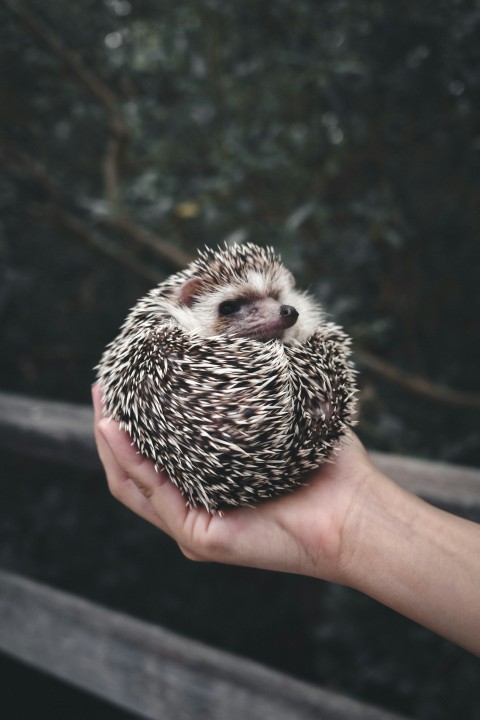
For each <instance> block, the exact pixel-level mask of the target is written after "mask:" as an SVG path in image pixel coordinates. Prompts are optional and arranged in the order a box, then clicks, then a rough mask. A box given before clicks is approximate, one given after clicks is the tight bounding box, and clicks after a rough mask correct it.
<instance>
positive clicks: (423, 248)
mask: <svg viewBox="0 0 480 720" xmlns="http://www.w3.org/2000/svg"><path fill="white" fill-rule="evenodd" d="M18 7H20V8H28V13H30V14H28V13H27V14H25V13H24V12H23V11H22V10H20V11H18V10H17V11H16V10H15V8H18ZM0 20H1V22H0V59H1V62H2V68H3V70H2V84H1V90H0V122H1V134H0V140H1V143H0V150H1V157H2V160H3V168H4V172H3V173H2V176H1V179H0V217H1V220H0V262H1V290H0V313H1V321H2V344H3V345H4V347H6V348H8V352H5V353H3V354H2V358H1V360H0V368H1V372H2V377H3V380H2V384H3V386H4V387H10V388H12V389H15V390H18V391H23V392H29V393H32V394H39V395H41V394H43V395H49V396H52V397H61V398H65V399H71V400H85V399H86V398H87V392H88V386H89V382H90V381H91V380H92V378H93V373H92V371H91V368H92V366H93V365H94V364H95V362H96V360H97V359H98V357H99V355H100V352H101V349H102V347H103V345H104V343H105V342H106V341H107V340H109V339H111V338H112V336H113V335H114V333H115V331H116V328H117V326H118V324H119V323H120V322H121V320H122V318H123V316H124V315H125V313H126V310H127V309H128V307H129V306H131V305H132V304H133V303H134V302H135V300H136V298H137V297H138V295H140V294H141V293H143V292H144V291H145V290H146V289H147V288H148V287H150V286H151V285H152V282H153V280H152V278H153V276H154V275H155V276H156V275H158V277H159V278H161V277H163V276H165V275H166V274H168V273H169V272H171V271H172V270H173V269H174V268H175V262H173V263H172V262H171V261H169V260H168V259H166V258H165V256H163V255H162V253H157V252H155V250H153V249H152V248H151V247H146V246H145V244H142V243H140V242H139V241H138V232H137V231H138V230H139V229H140V230H141V231H144V230H145V229H148V230H149V231H151V232H152V233H154V234H155V235H156V236H157V237H159V238H161V240H162V241H163V242H165V243H167V244H170V245H171V246H174V247H175V248H176V249H180V250H183V251H184V253H185V254H186V255H191V254H193V253H194V251H195V249H196V248H197V247H200V246H202V245H203V244H205V243H207V244H213V245H215V244H218V243H221V242H223V241H224V240H225V239H227V240H230V241H231V240H237V241H243V240H246V239H248V240H250V241H255V242H259V243H270V244H273V245H275V247H277V248H278V250H279V251H281V253H282V256H283V258H284V260H285V261H286V263H287V264H288V265H289V266H290V267H291V268H292V269H293V270H294V272H295V273H296V275H297V276H298V278H299V284H303V285H305V286H307V287H309V288H311V289H312V290H313V291H314V292H315V293H316V294H317V295H318V296H319V298H320V299H321V301H322V302H324V304H325V305H326V307H327V309H328V311H329V312H330V313H331V314H332V315H333V317H334V318H335V319H336V320H337V321H338V322H340V323H342V324H344V325H345V326H346V328H347V330H348V331H349V332H351V333H352V334H353V336H354V338H355V347H356V348H357V349H358V350H359V351H360V350H362V349H363V350H368V351H370V352H372V353H374V354H376V355H377V356H378V357H380V358H383V359H384V360H387V361H388V362H389V363H390V364H392V365H393V366H395V367H396V368H399V369H401V370H403V371H405V372H407V373H409V374H411V375H412V376H415V377H417V376H418V377H421V378H424V379H426V380H428V381H429V382H431V383H433V384H434V385H436V386H440V387H442V386H444V387H448V388H451V389H454V390H461V391H464V392H465V393H470V394H476V398H477V400H478V393H479V391H480V381H479V373H478V367H479V356H480V353H479V333H478V320H477V318H478V316H479V312H480V301H479V297H480V295H479V292H478V271H479V267H480V245H479V235H480V233H479V231H480V125H479V117H480V31H479V28H480V2H478V0H457V1H456V2H452V1H449V2H446V1H440V2H438V1H437V2H431V1H429V0H422V1H421V2H418V0H416V1H415V2H414V1H413V0H405V1H403V2H385V1H383V0H382V1H380V0H371V1H369V2H364V3H355V2H354V1H353V0H324V2H321V3H319V2H317V1H316V0H295V1H294V0H266V1H265V2H262V3H259V2H253V1H252V0H231V1H230V2H222V1H221V0H202V1H201V2H197V3H195V2H182V3H178V2H173V1H172V0H163V2H162V3H155V2H153V1H149V0H137V1H136V2H130V1H129V0H106V1H105V2H98V1H93V0H86V1H85V2H82V3H73V4H72V3H58V2H55V1H54V0H43V1H42V2H40V1H39V0H37V1H35V2H33V1H32V2H29V3H24V4H23V5H22V4H20V5H19V4H18V3H14V2H13V1H12V0H3V2H0ZM52 38H54V39H55V43H56V45H55V43H54V45H53V46H52ZM72 62H73V63H77V65H78V63H80V64H81V67H82V68H83V69H84V70H85V71H86V72H87V73H89V78H90V80H91V78H94V80H95V81H96V82H97V89H96V90H95V89H92V86H91V84H89V82H87V81H86V80H85V77H82V76H81V74H79V72H78V67H77V71H76V70H75V69H72ZM119 124H120V125H122V127H121V128H120V129H119V127H118V125H119ZM125 216H127V217H128V219H129V223H130V226H129V228H127V229H125V226H124V225H123V226H121V225H120V224H119V222H118V219H119V218H124V217H125ZM65 217H67V218H69V219H70V220H72V218H73V219H74V220H75V221H76V222H78V223H80V224H81V228H82V232H80V233H78V232H74V231H72V227H71V224H70V225H68V222H67V221H66V219H65ZM132 227H133V231H132ZM115 258H117V260H121V261H122V262H117V260H116V259H115ZM359 358H360V359H361V357H360V353H359ZM360 366H361V367H362V364H361V363H360ZM365 370H366V372H365V374H364V376H363V380H362V386H363V390H364V392H363V400H364V402H363V412H362V417H361V422H360V427H359V429H360V433H361V434H362V436H363V438H364V439H365V440H366V441H367V442H368V443H369V444H370V445H374V446H377V447H380V448H383V449H388V450H394V451H402V452H409V453H417V454H422V455H428V456H431V457H434V458H438V459H442V458H444V459H449V460H453V461H457V462H466V463H478V462H480V450H479V446H480V442H479V441H480V432H479V430H478V412H479V410H478V407H477V408H468V407H465V405H464V404H462V403H459V404H458V405H456V404H455V403H445V402H442V401H435V400H430V399H427V398H425V397H424V396H423V395H421V394H420V395H419V394H418V393H412V392H411V391H409V390H408V389H406V388H405V386H401V385H400V386H397V385H394V384H392V383H391V382H389V381H388V380H386V379H385V378H382V376H381V375H378V373H377V374H376V373H374V372H372V371H371V369H369V368H368V366H366V367H365Z"/></svg>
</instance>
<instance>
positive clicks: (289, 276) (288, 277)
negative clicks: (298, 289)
mask: <svg viewBox="0 0 480 720" xmlns="http://www.w3.org/2000/svg"><path fill="white" fill-rule="evenodd" d="M286 280H287V283H288V284H289V286H290V287H291V288H294V287H295V285H296V281H295V277H294V275H293V274H292V273H291V272H290V270H287V272H286Z"/></svg>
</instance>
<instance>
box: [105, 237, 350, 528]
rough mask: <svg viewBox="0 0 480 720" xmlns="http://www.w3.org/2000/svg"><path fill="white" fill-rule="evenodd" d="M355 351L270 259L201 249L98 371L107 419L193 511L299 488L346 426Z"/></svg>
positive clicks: (147, 302) (144, 306)
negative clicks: (166, 478) (177, 489)
mask: <svg viewBox="0 0 480 720" xmlns="http://www.w3.org/2000/svg"><path fill="white" fill-rule="evenodd" d="M350 352H351V351H350V339H349V337H348V336H347V335H346V334H345V333H344V331H343V330H342V329H341V328H340V327H338V326H337V325H335V324H333V323H331V322H327V321H326V319H325V314H324V312H323V310H322V309H321V307H320V306H319V305H318V304H317V303H316V302H315V301H314V299H313V297H311V296H310V295H309V294H307V293H305V292H302V291H299V290H297V289H296V287H295V280H294V277H293V275H292V273H291V272H290V271H289V270H287V268H286V267H285V266H284V265H283V264H282V263H281V260H280V257H278V256H277V255H276V253H275V251H274V250H273V248H271V247H266V248H265V247H259V246H257V245H254V244H252V243H245V244H242V245H234V246H225V247H224V248H219V249H216V250H215V249H210V248H207V249H205V250H203V251H201V252H200V253H199V254H198V257H197V259H196V260H194V261H193V262H192V263H191V264H190V265H189V266H188V267H187V268H186V269H185V270H183V271H181V272H178V273H176V274H174V275H172V276H171V277H169V278H168V279H166V280H165V281H164V282H161V283H160V284H159V285H157V287H155V288H154V289H152V290H151V291H150V292H149V293H148V294H147V295H145V296H144V297H143V298H141V299H140V300H139V301H138V302H137V304H136V305H135V306H134V307H133V308H132V310H131V311H130V313H129V314H128V316H127V318H126V320H125V322H124V324H123V325H122V327H121V329H120V332H119V334H118V336H117V337H116V338H115V339H114V340H113V341H112V342H111V343H110V344H109V345H107V347H106V349H105V351H104V353H103V356H102V358H101V360H100V363H99V365H98V366H97V376H98V380H99V382H100V384H101V386H102V389H103V412H104V415H105V416H106V417H109V418H113V419H115V420H116V421H118V422H119V423H120V426H121V427H122V429H124V430H125V431H126V432H127V433H128V434H129V436H130V437H131V439H132V443H133V444H134V445H135V446H136V448H137V450H138V452H140V453H141V454H142V455H144V456H146V457H147V458H149V459H150V460H152V461H153V463H154V465H155V468H156V469H157V470H165V471H166V472H167V474H168V476H169V477H170V479H171V481H172V482H173V483H174V484H175V485H176V486H177V487H178V488H179V490H180V491H181V493H182V494H183V496H184V499H185V502H186V504H187V505H188V506H189V507H198V506H200V507H201V506H203V507H204V508H205V509H206V510H207V511H208V512H209V513H211V514H214V513H220V514H222V512H223V511H224V510H226V509H228V508H232V507H238V506H244V505H247V506H252V505H255V504H257V503H259V502H261V501H264V500H267V499H270V498H273V497H276V496H278V495H282V494H284V493H287V492H291V491H292V490H294V489H295V488H297V487H299V486H301V485H303V484H304V483H306V482H308V475H309V472H310V471H312V470H314V469H315V468H317V467H318V466H319V465H320V463H322V462H324V461H328V460H331V459H332V457H333V456H334V452H335V449H336V447H337V446H338V441H339V439H340V438H341V437H342V436H343V435H344V434H345V432H346V431H347V429H348V428H349V427H350V426H351V425H352V423H353V416H354V411H355V392H356V390H355V370H354V368H353V365H352V362H351V358H350Z"/></svg>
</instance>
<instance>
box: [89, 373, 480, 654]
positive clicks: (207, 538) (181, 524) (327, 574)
mask: <svg viewBox="0 0 480 720" xmlns="http://www.w3.org/2000/svg"><path fill="white" fill-rule="evenodd" d="M93 401H94V407H95V436H96V440H97V446H98V451H99V454H100V458H101V460H102V462H103V465H104V468H105V472H106V476H107V481H108V485H109V488H110V491H111V493H112V495H113V496H114V497H115V498H117V499H118V500H119V501H120V502H122V503H123V504H124V505H126V506H127V507H128V508H130V509H131V510H133V512H135V513H136V514H137V515H139V516H140V517H142V518H144V519H145V520H147V521H148V522H150V523H152V524H153V525H155V526H156V527H157V528H159V529H160V530H162V531H163V532H165V533H167V534H168V535H170V536H171V537H172V538H173V539H174V540H175V541H176V542H177V543H178V545H179V547H180V549H181V551H182V552H183V554H184V555H185V556H186V557H188V558H190V559H191V560H197V561H211V562H222V563H229V564H233V565H245V566H250V567H257V568H263V569H266V570H277V571H282V572H290V573H298V574H302V575H310V576H312V577H317V578H322V579H324V580H329V581H332V582H337V583H340V584H343V585H347V586H350V587H352V588H355V589H357V590H360V591H361V592H364V593H365V594H367V595H370V596H371V597H373V598H375V599H376V600H378V601H379V602H381V603H383V604H385V605H387V606H389V607H391V608H393V609H394V610H396V611H397V612H399V613H402V614H403V615H405V616H407V617H409V618H411V619H412V620H414V621H416V622H418V623H420V624H421V625H424V626H425V627H428V628H430V629H431V630H433V631H434V632H437V633H438V634H440V635H442V636H444V637H446V638H448V639H449V640H451V641H452V642H455V643H457V644H458V645H461V646H462V647H464V648H465V649H467V650H470V651H471V652H473V653H476V654H480V610H479V608H480V526H479V525H477V524H475V523H472V522H470V521H468V520H464V519H462V518H458V517H456V516H454V515H451V514H450V513H447V512H444V511H442V510H438V509H437V508H434V507H432V506H431V505H429V504H428V503H426V502H424V501H423V500H420V499H419V498H417V497H416V496H415V495H412V494H410V493H408V492H407V491H405V490H403V489H402V488H400V487H399V486H398V485H396V484H395V483H394V482H393V481H391V480H390V479H389V478H387V477H386V476H385V475H383V474H382V473H380V472H379V471H378V470H377V469H376V468H375V467H374V466H373V465H372V463H371V461H370V458H369V456H368V454H367V452H366V450H365V449H364V447H363V446H362V444H361V443H360V441H359V440H358V439H357V438H356V436H355V435H353V434H352V435H350V436H349V437H348V438H347V439H346V440H345V441H344V443H343V446H342V448H341V449H340V451H339V454H338V458H337V459H336V462H335V463H334V464H326V465H324V466H322V467H321V468H320V469H319V470H318V471H316V472H315V473H314V474H312V476H311V478H310V482H309V484H308V485H306V486H304V487H302V488H300V489H299V490H297V491H295V492H294V493H292V494H291V495H285V496H283V497H281V498H278V499H276V500H273V501H270V502H268V503H265V504H262V505H259V506H258V507H256V508H241V509H238V510H230V511H228V512H226V513H225V515H224V516H223V517H219V516H218V515H213V516H212V515H209V514H208V513H207V512H206V511H205V510H203V509H193V510H192V509H188V508H187V507H185V501H184V499H183V497H182V496H181V494H180V492H179V491H178V490H177V488H176V487H175V486H174V485H173V484H172V483H171V482H170V481H169V479H168V477H167V476H166V474H165V473H157V472H155V469H154V467H153V465H152V463H151V462H149V461H148V460H146V459H145V458H143V457H142V456H140V455H139V454H138V453H137V452H136V451H135V448H133V447H132V445H131V441H130V439H129V437H128V436H127V435H126V434H125V433H124V432H122V431H121V430H120V429H119V427H118V425H117V423H115V422H113V421H110V420H106V419H104V418H102V413H101V404H100V403H101V390H100V388H99V387H98V386H96V387H94V389H93Z"/></svg>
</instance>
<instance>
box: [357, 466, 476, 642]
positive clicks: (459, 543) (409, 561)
mask: <svg viewBox="0 0 480 720" xmlns="http://www.w3.org/2000/svg"><path fill="white" fill-rule="evenodd" d="M362 498H363V499H362V501H361V502H360V503H358V508H359V509H358V510H357V511H356V513H355V517H354V518H352V519H351V523H350V534H349V538H350V540H349V542H350V548H353V549H351V550H350V556H349V557H348V562H347V567H348V570H347V583H348V584H349V585H351V586H352V587H354V588H356V589H358V590H360V591H362V592H364V593H366V594H367V595H369V596H371V597H373V598H375V599H376V600H378V601H379V602H382V603H383V604H385V605H387V606H389V607H391V608H393V609H394V610H396V611H398V612H400V613H401V614H403V615H405V616H407V617H409V618H411V619H412V620H414V621H416V622H418V623H420V624H421V625H424V626H425V627H428V628H430V629H431V630H433V631H435V632H437V633H438V634H440V635H442V636H443V637H446V638H448V639H450V640H452V641H453V642H455V643H457V644H459V645H461V646H463V647H465V648H466V649H468V650H470V651H471V652H474V653H476V654H480V526H479V525H476V524H475V523H472V522H469V521H468V520H464V519H462V518H458V517H456V516H454V515H451V514H449V513H446V512H444V511H442V510H439V509H437V508H435V507H432V506H431V505H429V504H427V503H426V502H424V501H422V500H420V499H419V498H417V497H415V496H414V495H412V494H410V493H408V492H406V491H405V490H403V489H402V488H400V487H398V486H397V485H395V484H394V483H393V482H392V481H390V480H389V479H388V478H386V477H385V476H383V475H381V474H380V473H378V472H377V471H375V472H374V473H373V474H372V477H371V478H370V479H369V481H368V482H367V487H365V488H364V489H363V491H362Z"/></svg>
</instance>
